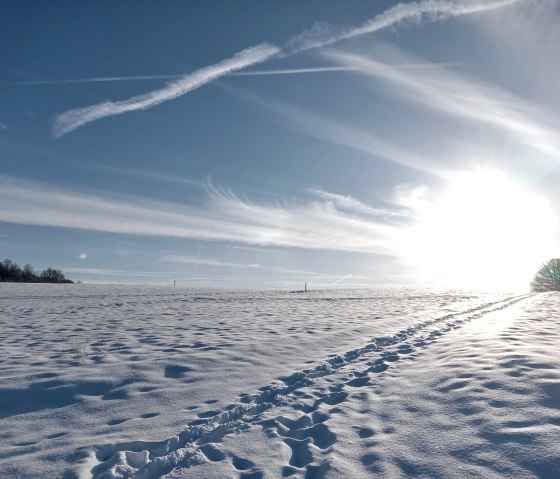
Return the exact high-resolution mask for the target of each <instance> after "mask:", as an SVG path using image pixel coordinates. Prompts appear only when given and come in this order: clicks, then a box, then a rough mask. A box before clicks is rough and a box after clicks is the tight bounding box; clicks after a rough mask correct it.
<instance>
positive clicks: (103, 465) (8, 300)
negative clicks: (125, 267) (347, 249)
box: [0, 284, 560, 479]
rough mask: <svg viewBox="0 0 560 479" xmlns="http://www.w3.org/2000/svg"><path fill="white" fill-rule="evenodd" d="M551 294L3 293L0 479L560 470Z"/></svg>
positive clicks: (40, 289) (97, 288)
mask: <svg viewBox="0 0 560 479" xmlns="http://www.w3.org/2000/svg"><path fill="white" fill-rule="evenodd" d="M559 351H560V294H558V293H542V294H538V295H530V294H525V295H519V294H506V293H479V292H472V291H459V290H449V291H444V290H428V289H403V288H395V289H374V290H327V291H311V292H308V293H303V292H286V291H247V290H245V291H229V292H228V291H221V290H192V289H182V288H178V287H177V288H173V287H153V286H150V287H148V286H109V285H25V284H0V478H10V479H12V478H13V479H18V478H26V479H28V478H62V479H73V478H74V479H77V478H80V479H82V478H95V479H116V478H145V479H151V478H167V479H171V478H184V479H186V478H243V479H263V478H302V479H303V478H306V479H315V478H316V479H320V478H373V477H375V478H378V477H379V478H409V477H422V478H535V477H538V478H550V479H555V478H559V477H560V354H559Z"/></svg>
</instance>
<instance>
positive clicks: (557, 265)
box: [531, 258, 560, 292]
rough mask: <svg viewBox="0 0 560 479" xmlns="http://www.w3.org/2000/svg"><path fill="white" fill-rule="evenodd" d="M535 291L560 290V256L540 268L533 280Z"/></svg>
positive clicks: (532, 286) (533, 289) (532, 288)
mask: <svg viewBox="0 0 560 479" xmlns="http://www.w3.org/2000/svg"><path fill="white" fill-rule="evenodd" d="M531 290H532V291H535V292H543V291H560V258H554V259H551V260H549V261H547V262H546V263H543V265H542V266H541V267H540V268H539V270H538V271H537V274H535V277H534V278H533V281H532V282H531Z"/></svg>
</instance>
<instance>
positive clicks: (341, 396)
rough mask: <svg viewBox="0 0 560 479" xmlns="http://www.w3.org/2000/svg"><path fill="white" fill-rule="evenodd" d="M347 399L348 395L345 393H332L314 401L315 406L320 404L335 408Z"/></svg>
mask: <svg viewBox="0 0 560 479" xmlns="http://www.w3.org/2000/svg"><path fill="white" fill-rule="evenodd" d="M347 397H348V393H345V392H342V391H340V392H334V393H331V394H327V395H326V396H325V397H323V398H321V399H318V400H317V401H315V406H318V405H319V404H320V403H322V402H323V403H325V404H328V405H329V406H336V405H337V404H340V403H341V402H342V401H344V400H345V399H346V398H347Z"/></svg>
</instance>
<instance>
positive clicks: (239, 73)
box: [0, 66, 355, 128]
mask: <svg viewBox="0 0 560 479" xmlns="http://www.w3.org/2000/svg"><path fill="white" fill-rule="evenodd" d="M353 70H355V68H353V67H341V66H328V67H309V68H283V69H275V70H249V71H235V72H231V73H227V74H226V75H224V76H267V75H298V74H305V73H327V72H345V71H353ZM184 76H185V75H131V76H119V77H96V78H69V79H66V80H32V81H19V82H12V83H0V84H4V85H61V84H65V83H112V82H122V81H146V80H175V79H177V78H183V77H184ZM1 125H2V124H1V123H0V128H1V127H2V126H1Z"/></svg>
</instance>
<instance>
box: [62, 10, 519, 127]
mask: <svg viewBox="0 0 560 479" xmlns="http://www.w3.org/2000/svg"><path fill="white" fill-rule="evenodd" d="M525 1H529V0H493V1H485V2H460V3H455V2H450V1H442V0H423V1H421V2H411V3H403V4H398V5H396V6H394V7H392V8H389V9H388V10H386V11H384V12H382V13H380V14H379V15H376V16H375V17H373V18H372V19H370V20H368V21H367V22H365V23H363V24H362V25H360V26H357V27H354V28H350V29H347V30H344V31H341V32H334V30H333V28H330V27H325V26H324V25H323V24H317V25H315V26H314V27H313V28H311V29H309V30H307V31H304V32H303V33H301V34H299V35H297V36H295V37H294V38H292V39H290V40H289V41H288V43H287V44H286V46H285V47H284V48H283V49H281V48H279V47H277V46H274V45H270V44H266V43H265V44H261V45H257V46H254V47H251V48H247V49H245V50H242V51H241V52H239V53H237V54H236V55H234V56H233V57H231V58H229V59H226V60H222V61H221V62H218V63H216V64H214V65H210V66H207V67H204V68H201V69H199V70H196V71H195V72H193V73H189V74H186V75H184V76H182V77H181V78H179V79H178V80H175V81H172V82H170V83H168V84H167V85H166V86H165V87H164V88H160V89H158V90H154V91H151V92H149V93H146V94H143V95H138V96H134V97H132V98H129V99H128V100H122V101H116V102H103V103H99V104H96V105H91V106H88V107H84V108H76V109H72V110H69V111H66V112H65V113H62V114H61V115H59V116H57V117H56V118H55V121H54V127H53V136H55V137H56V138H58V137H61V136H63V135H65V134H66V133H69V132H71V131H72V130H75V129H76V128H79V127H81V126H84V125H86V124H87V123H90V122H92V121H95V120H99V119H101V118H106V117H109V116H114V115H119V114H121V113H125V112H129V111H135V110H144V109H147V108H151V107H153V106H156V105H159V104H160V103H162V102H165V101H169V100H172V99H174V98H177V97H179V96H182V95H185V94H186V93H189V92H190V91H193V90H195V89H197V88H200V87H201V86H203V85H205V84H207V83H209V82H211V81H214V80H216V79H218V78H220V77H222V76H224V75H228V74H232V73H234V72H237V71H239V70H242V69H244V68H246V67H249V66H251V65H254V64H257V63H261V62H264V61H266V60H269V59H271V58H272V57H275V56H291V55H295V54H297V53H299V52H301V51H305V50H309V49H312V48H318V47H323V46H326V45H332V44H334V43H337V42H340V41H342V40H346V39H350V38H354V37H358V36H361V35H366V34H371V33H374V32H377V31H379V30H382V29H386V28H389V27H392V26H394V25H397V24H399V23H402V22H405V21H408V22H414V23H420V22H422V21H436V20H445V19H448V18H454V17H460V16H464V15H470V14H474V13H480V12H484V11H490V10H494V9H497V8H501V7H505V6H508V5H512V4H515V3H520V2H525ZM347 68H348V67H347ZM304 71H307V72H310V71H316V72H317V71H332V69H330V68H328V67H327V68H326V69H317V68H316V69H299V71H297V70H275V71H269V72H262V73H258V72H257V73H256V74H288V73H294V72H299V73H303V72H304ZM239 73H240V74H241V72H239ZM247 73H248V74H253V75H254V74H255V72H253V73H249V72H247ZM118 78H119V77H112V80H115V79H118ZM150 78H152V77H150ZM144 79H146V77H144Z"/></svg>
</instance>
